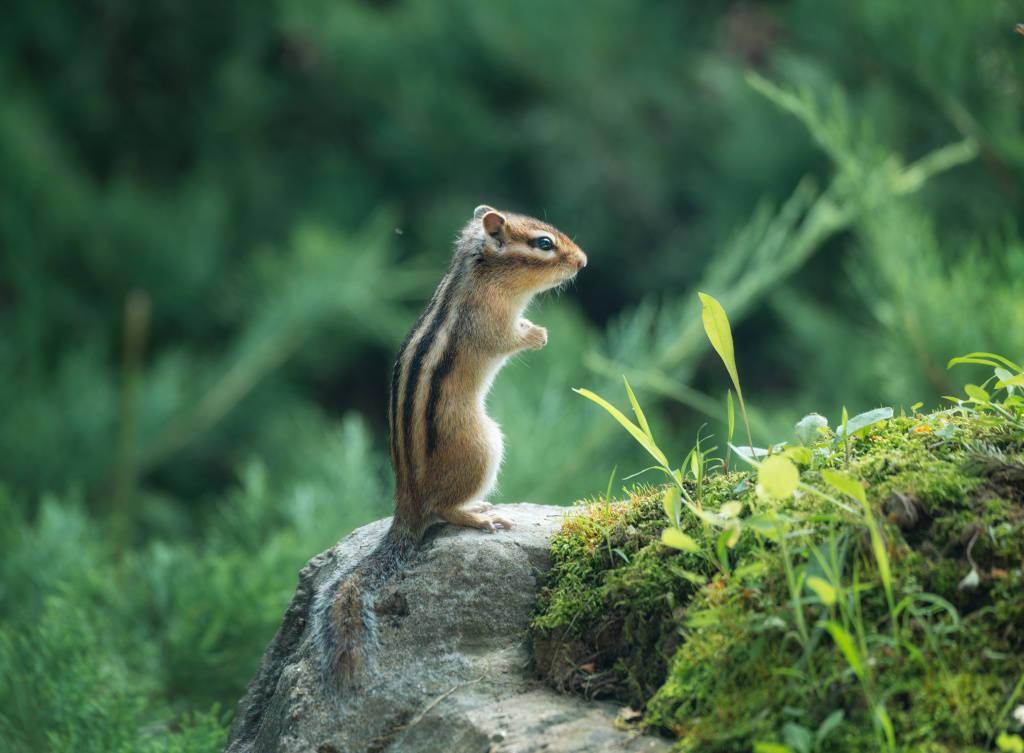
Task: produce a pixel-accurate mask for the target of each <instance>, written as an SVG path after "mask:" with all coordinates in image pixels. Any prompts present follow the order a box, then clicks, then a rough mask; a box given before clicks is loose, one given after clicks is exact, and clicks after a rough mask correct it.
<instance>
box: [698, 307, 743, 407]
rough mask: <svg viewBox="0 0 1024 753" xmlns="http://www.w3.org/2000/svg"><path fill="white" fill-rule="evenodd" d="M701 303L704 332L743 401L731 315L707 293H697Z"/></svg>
mask: <svg viewBox="0 0 1024 753" xmlns="http://www.w3.org/2000/svg"><path fill="white" fill-rule="evenodd" d="M697 297H698V298H700V303H701V307H702V308H701V314H700V317H701V321H702V322H703V323H704V332H706V333H707V336H708V340H710V341H711V347H713V348H714V349H715V352H716V353H718V357H719V358H721V359H722V363H724V364H725V370H726V371H728V372H729V377H730V378H731V379H732V385H733V387H735V388H736V395H737V396H738V397H739V399H740V401H741V402H742V401H743V390H741V389H740V375H739V373H738V372H737V371H736V355H735V353H734V351H733V344H732V327H730V326H729V317H728V316H727V315H726V313H725V309H724V308H722V304H721V303H719V302H718V301H717V300H716V299H715V298H713V297H712V296H710V295H708V294H707V293H697Z"/></svg>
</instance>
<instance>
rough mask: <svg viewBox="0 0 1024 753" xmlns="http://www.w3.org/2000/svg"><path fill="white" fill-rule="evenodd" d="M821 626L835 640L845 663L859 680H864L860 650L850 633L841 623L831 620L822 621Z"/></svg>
mask: <svg viewBox="0 0 1024 753" xmlns="http://www.w3.org/2000/svg"><path fill="white" fill-rule="evenodd" d="M822 627H824V628H825V630H826V631H828V634H829V635H831V636H832V640H833V641H835V644H836V646H837V647H838V648H839V650H840V651H841V652H842V654H843V658H845V659H846V663H847V664H849V665H850V669H852V670H853V672H854V674H855V675H857V677H858V679H860V681H861V682H864V681H865V680H866V675H865V673H864V662H863V661H862V660H861V658H860V652H859V651H858V650H857V645H856V644H855V643H854V642H853V638H852V637H851V636H850V634H849V633H848V632H846V629H845V628H844V627H843V626H842V625H840V624H839V623H838V622H833V621H832V620H829V621H827V622H824V623H822Z"/></svg>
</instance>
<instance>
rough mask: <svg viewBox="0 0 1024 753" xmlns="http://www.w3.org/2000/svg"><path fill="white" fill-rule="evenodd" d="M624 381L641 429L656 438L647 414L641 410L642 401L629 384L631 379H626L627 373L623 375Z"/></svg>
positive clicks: (652, 438) (651, 437)
mask: <svg viewBox="0 0 1024 753" xmlns="http://www.w3.org/2000/svg"><path fill="white" fill-rule="evenodd" d="M622 382H623V383H624V384H625V385H626V394H627V395H629V404H630V405H632V406H633V413H634V415H636V422H637V423H638V424H640V428H641V430H643V433H644V434H646V435H647V436H648V437H650V439H651V440H652V441H653V440H654V435H653V434H651V427H650V426H648V425H647V416H645V415H644V412H643V411H642V410H640V403H638V402H637V400H636V395H634V394H633V388H632V387H630V386H629V380H628V379H626V375H625V374H623V375H622Z"/></svg>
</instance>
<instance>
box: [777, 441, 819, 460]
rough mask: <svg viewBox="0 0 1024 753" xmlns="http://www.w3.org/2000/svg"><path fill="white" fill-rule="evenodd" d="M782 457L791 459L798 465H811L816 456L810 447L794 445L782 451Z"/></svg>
mask: <svg viewBox="0 0 1024 753" xmlns="http://www.w3.org/2000/svg"><path fill="white" fill-rule="evenodd" d="M782 457H784V458H789V459H790V460H792V461H793V462H794V463H796V464H797V465H810V464H811V460H812V459H813V457H814V456H813V454H812V453H811V450H810V448H809V447H801V446H800V445H793V446H791V447H787V448H785V449H784V450H783V451H782Z"/></svg>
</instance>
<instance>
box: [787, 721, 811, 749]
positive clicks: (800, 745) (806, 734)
mask: <svg viewBox="0 0 1024 753" xmlns="http://www.w3.org/2000/svg"><path fill="white" fill-rule="evenodd" d="M782 737H783V738H784V739H785V741H786V744H787V745H788V746H789V747H790V748H792V749H793V750H795V751H796V753H811V746H812V745H813V744H814V738H813V737H812V735H811V731H810V730H809V729H807V727H805V726H803V725H802V724H796V723H794V722H786V723H785V724H784V725H783V726H782Z"/></svg>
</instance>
